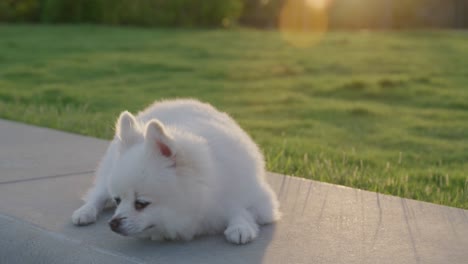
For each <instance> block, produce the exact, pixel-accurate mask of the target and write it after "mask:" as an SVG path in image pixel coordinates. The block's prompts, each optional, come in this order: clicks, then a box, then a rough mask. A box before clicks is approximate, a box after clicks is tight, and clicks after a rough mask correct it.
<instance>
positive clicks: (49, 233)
mask: <svg viewBox="0 0 468 264" xmlns="http://www.w3.org/2000/svg"><path fill="white" fill-rule="evenodd" d="M0 218H3V219H6V220H9V221H13V222H21V223H23V224H25V225H28V226H30V227H31V228H33V229H35V230H37V231H39V232H41V233H44V234H45V235H47V236H49V237H51V238H52V239H57V240H59V241H63V242H69V243H71V244H74V245H79V246H83V247H86V248H88V249H90V250H93V251H95V252H97V253H100V254H104V255H108V256H112V257H118V258H123V259H125V260H126V261H128V262H129V263H135V264H142V263H145V262H144V261H143V260H140V259H138V258H134V257H128V256H126V255H123V254H120V253H117V252H113V251H110V250H106V249H102V248H99V247H91V246H88V245H86V244H85V243H84V242H83V241H81V240H77V239H72V238H70V237H67V236H65V235H63V234H60V233H55V232H52V231H49V230H46V229H43V228H41V227H39V226H37V225H34V224H32V223H29V222H27V221H24V220H22V219H19V218H16V217H13V216H10V215H5V214H0Z"/></svg>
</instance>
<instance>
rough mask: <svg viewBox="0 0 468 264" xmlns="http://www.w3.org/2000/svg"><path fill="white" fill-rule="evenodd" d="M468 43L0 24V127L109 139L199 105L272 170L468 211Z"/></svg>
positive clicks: (401, 35)
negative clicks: (296, 42) (192, 100)
mask: <svg viewBox="0 0 468 264" xmlns="http://www.w3.org/2000/svg"><path fill="white" fill-rule="evenodd" d="M467 43H468V34H466V33H465V32H455V31H436V32H375V33H372V32H347V33H346V32H332V33H328V34H326V35H325V37H324V38H323V39H322V41H321V42H320V43H318V44H317V45H315V46H312V47H308V48H306V49H304V48H295V47H293V46H291V45H290V44H288V43H287V42H285V41H284V40H283V39H282V38H281V34H279V33H277V32H273V31H269V32H261V31H253V30H246V29H236V30H231V31H222V30H163V29H158V30H154V29H134V28H108V27H95V26H56V27H51V26H7V25H3V26H0V116H1V117H2V118H7V119H13V120H18V121H23V122H27V123H31V124H37V125H41V126H47V127H52V128H57V129H62V130H66V131H72V132H76V133H80V134H85V135H90V136H96V137H100V138H107V139H109V138H111V136H112V134H113V123H114V121H115V119H116V117H117V115H118V114H119V112H120V111H122V110H124V109H128V110H130V111H133V112H136V111H138V110H139V109H142V108H144V107H145V106H147V105H148V104H150V103H151V102H152V101H153V100H155V99H161V98H174V97H196V98H199V99H200V100H203V101H207V102H210V103H211V104H213V105H214V106H216V107H218V108H219V109H222V110H224V111H226V112H228V113H230V114H231V115H232V116H233V117H234V118H235V119H236V120H238V122H239V123H240V124H241V125H242V127H244V128H245V129H246V130H247V131H248V132H249V133H250V134H251V135H252V136H253V138H254V139H255V141H256V142H258V144H259V145H260V146H261V148H262V149H263V151H264V153H265V156H266V159H267V163H268V169H269V170H272V171H275V172H280V173H287V174H292V175H297V176H301V177H305V178H310V179H316V180H320V181H326V182H331V183H337V184H342V185H347V186H352V187H357V188H362V189H366V190H371V191H377V192H381V193H387V194H393V195H398V196H402V197H408V198H413V199H418V200H423V201H428V202H433V203H439V204H444V205H450V206H456V207H461V208H465V209H467V208H468V199H467V192H468V177H467V171H468V162H467V161H468V60H467V58H468V46H467Z"/></svg>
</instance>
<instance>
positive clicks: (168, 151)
mask: <svg viewBox="0 0 468 264" xmlns="http://www.w3.org/2000/svg"><path fill="white" fill-rule="evenodd" d="M116 130H117V131H116V138H117V140H118V144H119V155H118V158H117V159H116V163H115V164H114V168H113V171H112V173H111V177H109V182H108V188H109V192H110V194H111V196H112V198H113V199H114V201H115V203H116V205H117V208H116V211H115V214H114V216H113V217H112V219H111V220H110V222H109V225H110V227H111V229H112V230H113V231H114V232H116V233H119V234H121V235H126V236H127V235H128V236H146V235H147V234H151V233H163V234H167V236H173V237H177V236H180V235H181V234H178V232H177V230H179V229H181V228H182V227H185V226H186V225H190V224H191V223H193V221H196V220H197V218H199V217H201V216H200V215H199V214H200V211H201V210H200V208H201V207H202V206H203V204H204V197H205V193H206V192H205V191H206V190H204V188H205V187H206V185H205V184H204V183H205V181H204V178H203V173H204V170H205V169H206V168H205V167H204V165H203V163H205V161H204V160H203V157H200V155H201V156H203V155H205V153H204V151H203V146H204V142H202V140H200V139H198V138H194V137H191V136H189V135H185V136H184V135H180V133H179V134H177V136H176V137H174V134H176V133H177V132H176V131H172V132H171V131H170V130H169V129H167V128H166V127H165V126H164V125H163V124H162V123H161V122H160V121H158V120H156V119H153V120H151V121H149V122H147V123H146V125H145V126H144V127H143V125H142V124H140V123H139V122H138V121H137V120H136V119H135V117H133V116H132V115H131V114H130V113H128V112H123V113H122V114H121V115H120V118H119V120H118V122H117V126H116ZM200 159H201V160H200ZM200 163H202V164H200Z"/></svg>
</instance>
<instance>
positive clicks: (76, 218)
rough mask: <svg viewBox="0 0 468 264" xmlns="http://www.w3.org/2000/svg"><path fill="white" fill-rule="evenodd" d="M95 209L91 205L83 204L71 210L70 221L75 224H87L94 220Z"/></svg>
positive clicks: (95, 216)
mask: <svg viewBox="0 0 468 264" xmlns="http://www.w3.org/2000/svg"><path fill="white" fill-rule="evenodd" d="M96 218H97V210H96V208H95V207H94V206H92V205H87V204H85V205H83V206H81V207H80V208H79V209H78V210H76V211H75V212H73V215H72V222H73V224H75V225H88V224H91V223H94V222H96Z"/></svg>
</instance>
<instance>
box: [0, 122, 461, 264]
mask: <svg viewBox="0 0 468 264" xmlns="http://www.w3.org/2000/svg"><path fill="white" fill-rule="evenodd" d="M107 144H108V142H107V141H104V140H98V139H94V138H89V137H83V136H78V135H73V134H68V133H63V132H58V131H54V130H50V129H44V128H37V127H32V126H27V125H23V124H19V123H14V122H10V121H2V120H0V263H2V264H7V263H48V264H50V263H112V264H115V263H468V211H467V210H462V209H456V208H451V207H445V206H438V205H434V204H429V203H424V202H417V201H413V200H407V199H401V198H398V197H393V196H387V195H381V194H377V193H372V192H367V191H361V190H356V189H352V188H347V187H341V186H336V185H331V184H325V183H320V182H315V181H309V180H303V179H299V178H293V177H288V176H283V175H278V174H269V176H268V180H269V181H270V183H271V184H272V186H273V188H274V189H275V191H276V192H277V193H278V195H279V198H280V201H281V205H282V211H283V213H284V218H283V219H282V220H281V221H280V222H279V223H278V224H275V225H270V226H264V227H262V229H261V235H260V237H259V238H258V239H257V240H255V241H254V242H253V243H251V244H248V245H244V246H235V245H231V244H229V243H227V242H226V241H225V240H224V238H223V237H222V236H211V237H203V238H200V239H197V240H195V241H192V242H185V243H184V242H152V241H146V240H137V239H131V238H124V237H121V236H119V235H117V234H114V233H112V232H111V231H110V230H109V228H108V226H107V224H106V220H107V219H108V218H109V216H110V215H111V212H107V213H105V214H104V215H103V216H102V217H100V219H99V220H98V223H97V224H94V225H90V226H86V227H75V226H73V225H72V224H71V220H70V216H71V214H72V212H73V210H75V209H76V208H78V207H79V206H80V205H81V203H82V202H81V201H80V196H81V195H82V194H83V193H84V192H85V191H86V189H87V188H88V187H89V186H90V185H91V183H92V177H93V176H92V174H93V170H94V168H95V166H96V164H97V162H98V161H99V158H100V157H101V155H102V154H103V153H104V150H105V148H106V146H107Z"/></svg>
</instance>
